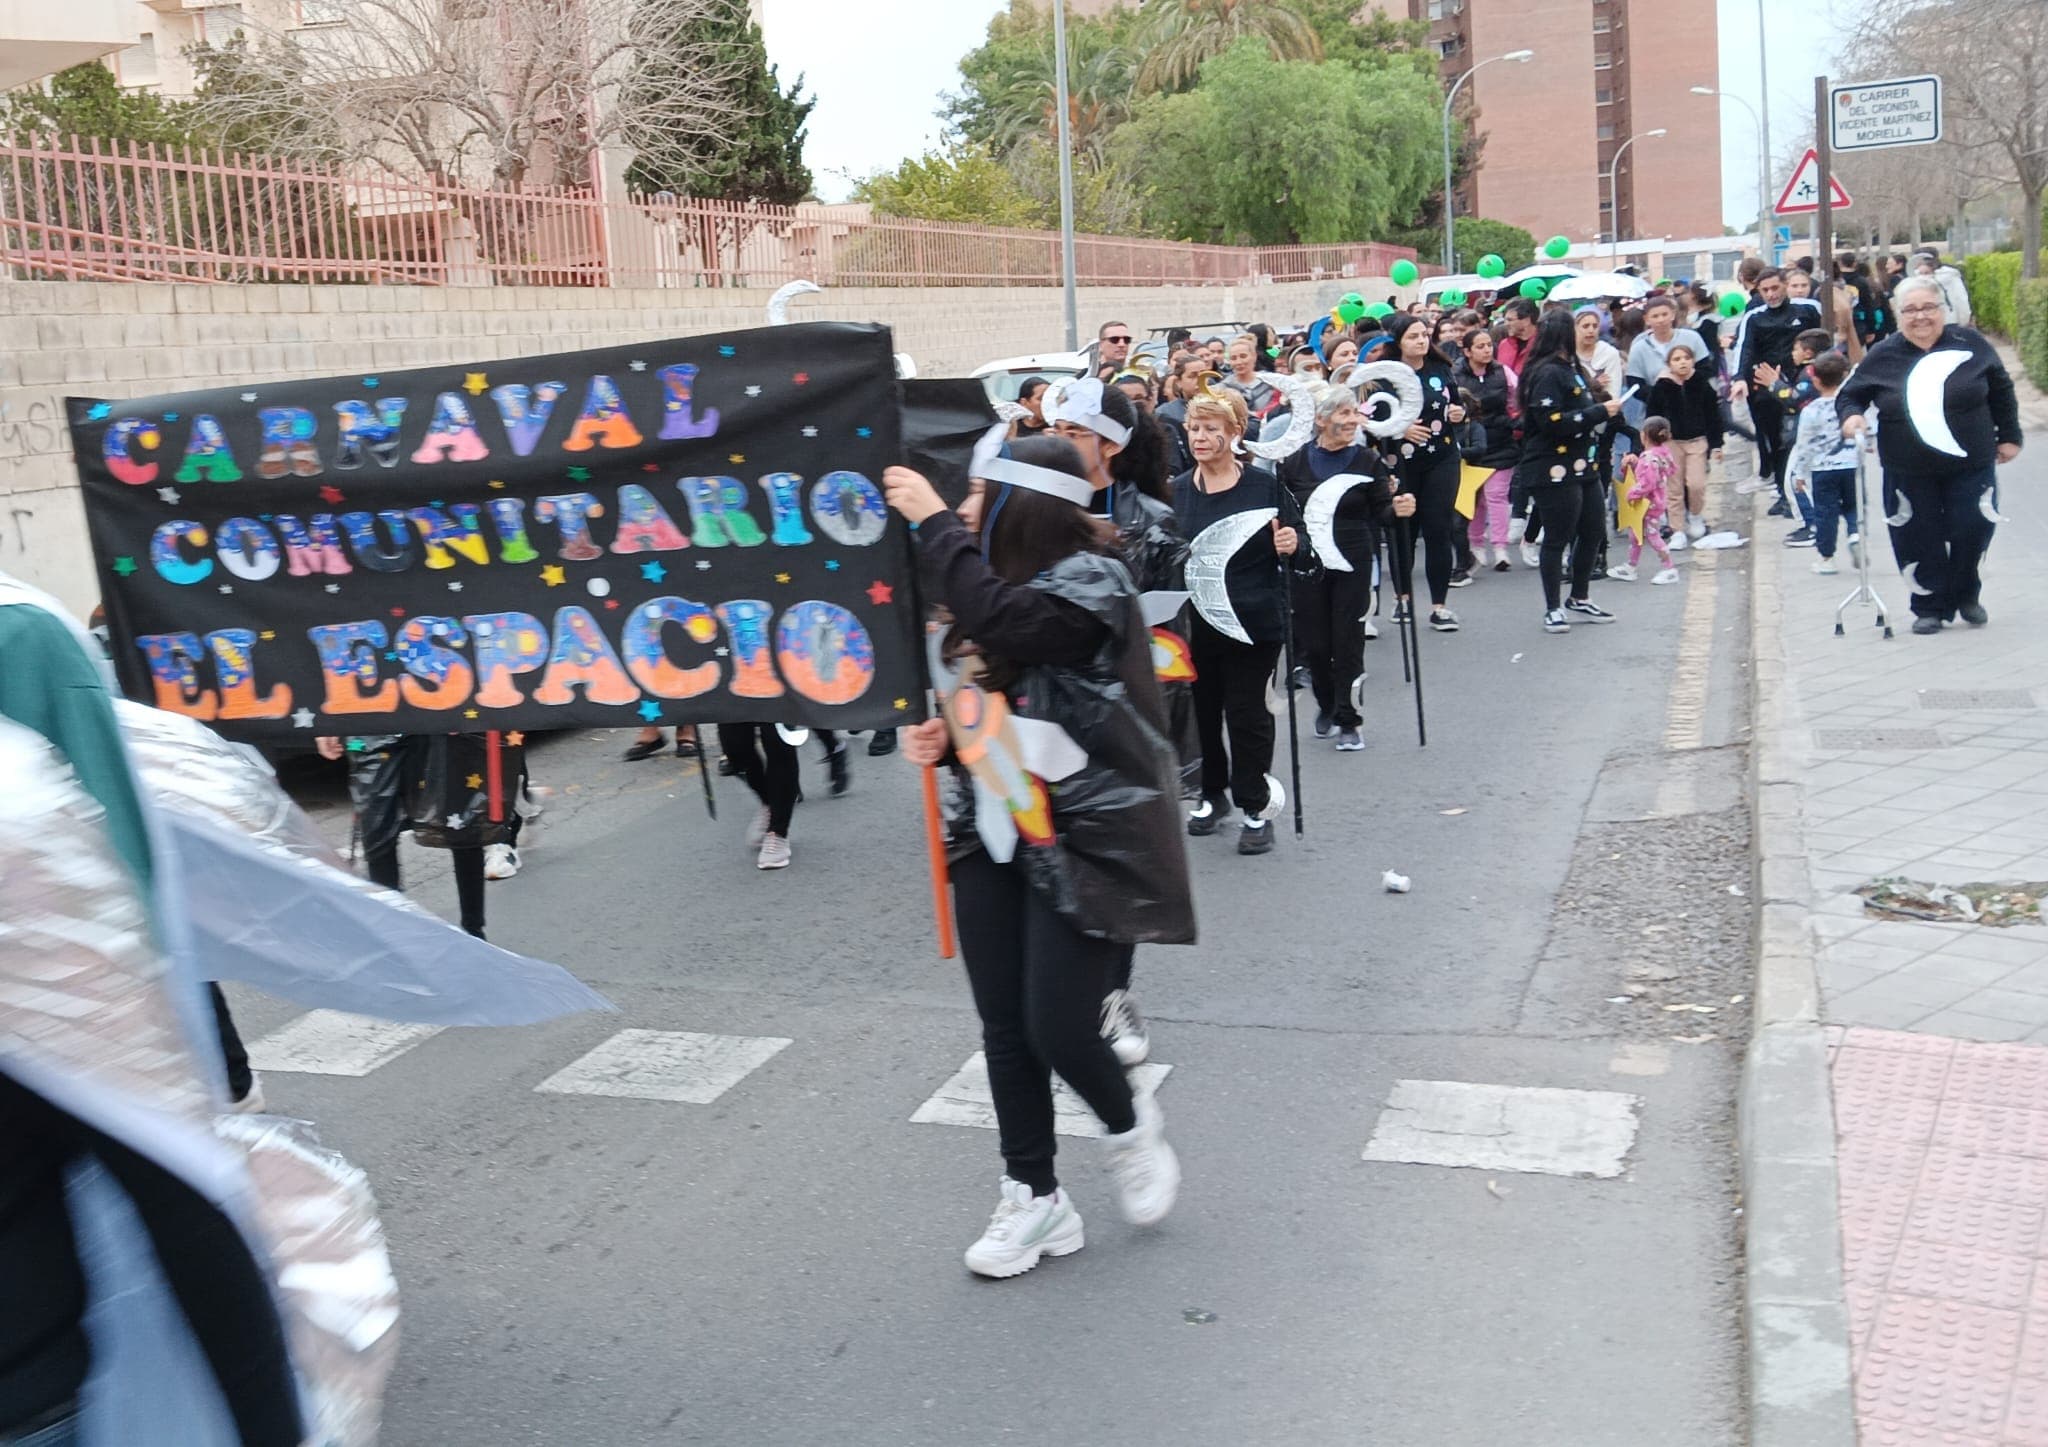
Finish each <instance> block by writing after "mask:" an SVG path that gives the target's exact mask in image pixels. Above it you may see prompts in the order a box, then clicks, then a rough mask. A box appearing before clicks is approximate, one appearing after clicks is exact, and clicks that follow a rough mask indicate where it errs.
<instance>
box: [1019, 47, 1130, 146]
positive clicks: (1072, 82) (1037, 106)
mask: <svg viewBox="0 0 2048 1447" xmlns="http://www.w3.org/2000/svg"><path fill="white" fill-rule="evenodd" d="M1067 49H1068V55H1067V128H1068V135H1069V137H1070V139H1071V141H1072V143H1073V147H1074V152H1075V154H1076V155H1085V156H1093V157H1096V158H1098V159H1099V158H1100V156H1101V154H1102V147H1103V143H1104V142H1105V141H1106V140H1108V138H1109V133H1110V132H1111V131H1113V130H1115V129H1116V128H1117V127H1118V126H1119V125H1122V124H1123V122H1124V121H1125V120H1126V119H1127V118H1128V117H1129V115H1130V110H1131V97H1132V84H1133V77H1132V69H1133V67H1132V62H1131V56H1130V54H1129V53H1128V52H1127V51H1125V50H1123V49H1121V48H1120V47H1118V46H1116V45H1113V44H1111V43H1109V41H1108V39H1107V38H1106V37H1105V36H1104V35H1103V34H1102V32H1100V31H1098V30H1096V29H1093V28H1085V29H1084V28H1077V29H1075V30H1073V31H1070V32H1069V33H1068V37H1067ZM1057 96H1058V89H1057V87H1056V85H1055V84H1054V72H1053V50H1052V39H1051V35H1050V32H1048V34H1047V37H1046V43H1045V46H1044V48H1043V49H1042V50H1039V51H1035V52H1033V54H1032V56H1031V58H1030V60H1029V61H1027V62H1026V63H1025V64H1024V65H1022V66H1020V67H1019V68H1018V69H1017V70H1016V71H1015V72H1013V73H1012V74H1011V75H1010V76H1008V77H1007V78H1006V79H1005V81H1004V84H1003V87H1002V90H1001V91H1000V92H999V95H998V99H997V102H996V112H995V137H994V139H995V145H996V149H997V150H998V151H999V152H1004V153H1007V152H1009V151H1011V150H1012V149H1014V148H1015V147H1016V146H1018V145H1019V144H1020V143H1022V142H1023V141H1025V140H1026V139H1028V138H1030V137H1031V136H1034V135H1040V134H1042V135H1044V136H1045V137H1046V138H1047V139H1048V140H1051V139H1053V138H1055V137H1056V136H1057V135H1058V133H1059V120H1058V115H1057V110H1058V101H1057V99H1056V98H1057Z"/></svg>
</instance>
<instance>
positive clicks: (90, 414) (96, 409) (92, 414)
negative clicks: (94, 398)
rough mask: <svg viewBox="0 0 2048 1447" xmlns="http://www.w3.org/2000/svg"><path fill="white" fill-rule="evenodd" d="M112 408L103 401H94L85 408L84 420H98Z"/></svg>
mask: <svg viewBox="0 0 2048 1447" xmlns="http://www.w3.org/2000/svg"><path fill="white" fill-rule="evenodd" d="M113 410H114V409H113V408H112V407H110V406H109V405H108V404H106V403H105V402H95V403H93V404H92V406H90V407H88V408H86V409H85V420H86V421H88V422H98V421H100V420H101V419H102V418H104V417H106V415H107V414H108V413H110V412H112V411H113Z"/></svg>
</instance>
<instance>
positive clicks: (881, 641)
mask: <svg viewBox="0 0 2048 1447" xmlns="http://www.w3.org/2000/svg"><path fill="white" fill-rule="evenodd" d="M69 408H70V420H71V431H72V437H73V439H74V443H75V445H76V449H77V457H78V468H79V475H80V477H81V479H82V481H83V483H84V492H85V504H86V513H87V518H88V521H89V523H90V526H91V529H92V541H93V549H94V553H95V556H96V560H97V565H98V568H99V571H100V583H101V592H102V595H103V597H104V599H105V601H106V607H107V621H108V625H109V631H110V633H111V635H112V638H113V646H114V657H115V666H116V669H117V670H118V672H119V674H120V676H121V682H122V686H123V687H124V688H125V689H126V691H127V692H128V693H129V694H130V696H132V697H134V698H137V699H141V700H142V701H144V702H147V703H151V704H155V705H156V706H158V707H160V708H167V709H171V710H174V711H176V712H178V713H183V714H188V715H190V716H192V717H194V718H199V719H204V720H206V721H207V722H208V723H211V724H213V725H214V726H215V727H216V728H218V729H220V730H221V731H222V732H223V733H226V734H229V735H230V736H233V737H237V738H244V739H252V740H265V741H269V742H273V743H279V742H297V743H300V744H310V743H311V741H312V739H313V738H314V737H315V736H316V735H319V734H339V733H368V732H375V733H430V732H441V733H447V732H473V731H477V730H482V729H505V730H512V729H520V730H527V729H545V728H563V727H570V726H580V725H628V724H639V723H657V724H658V723H670V724H673V723H685V722H690V723H694V722H699V721H705V722H717V721H720V720H725V721H753V722H771V721H772V722H783V723H792V724H802V725H807V726H812V727H819V728H873V727H887V726H890V725H894V724H898V723H904V722H908V721H911V720H914V719H916V718H918V717H920V716H922V714H923V701H924V673H923V657H922V644H921V636H922V635H921V630H920V628H919V621H920V620H919V619H918V618H917V617H916V605H915V603H914V597H915V594H914V591H913V588H912V580H911V557H910V548H909V543H908V539H907V535H906V533H905V530H904V528H903V526H902V523H901V520H900V519H898V518H896V517H895V516H894V515H893V514H891V513H890V512H889V511H888V509H887V508H885V507H884V506H883V505H882V492H881V477H882V469H883V468H884V467H885V466H887V465H888V464H889V463H890V462H892V461H894V460H895V459H896V458H897V457H899V456H900V455H902V454H901V447H902V438H901V433H902V430H903V416H902V413H901V411H900V409H899V403H898V392H897V386H896V381H895V376H894V364H893V360H892V348H891V344H890V339H889V333H888V330H887V329H886V328H883V327H877V326H853V325H841V324H836V323H821V324H811V325H801V326H785V327H773V328H767V329H764V330H760V331H750V332H732V333H728V334H726V335H723V336H708V337H691V338H687V339H683V340H677V341H664V342H649V343H645V344H642V345H636V346H628V347H614V348H609V349H606V350H603V351H593V352H575V353H569V354H566V355H557V356H550V357H533V358H524V359H515V360H512V361H494V362H478V363H474V364H471V365H467V366H461V367H454V368H441V367H437V368H430V369H426V370H422V371H416V372H403V373H391V374H386V375H383V376H366V377H338V378H327V379H324V380H320V381H309V382H267V383H256V384H252V385H247V386H230V387H224V388H221V389H218V390H215V391H208V392H194V393H187V394H184V395H180V396H171V397H150V398H143V399H140V400H136V401H128V402H107V401H101V400H98V399H95V398H72V399H70V401H69Z"/></svg>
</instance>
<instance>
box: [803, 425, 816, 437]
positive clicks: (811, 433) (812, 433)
mask: <svg viewBox="0 0 2048 1447" xmlns="http://www.w3.org/2000/svg"><path fill="white" fill-rule="evenodd" d="M817 435H818V429H817V428H815V427H806V428H805V429H804V436H806V437H816V436H817Z"/></svg>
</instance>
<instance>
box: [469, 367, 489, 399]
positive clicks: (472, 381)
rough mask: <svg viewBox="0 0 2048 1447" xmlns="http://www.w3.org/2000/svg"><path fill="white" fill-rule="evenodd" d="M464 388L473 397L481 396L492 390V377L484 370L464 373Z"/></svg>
mask: <svg viewBox="0 0 2048 1447" xmlns="http://www.w3.org/2000/svg"><path fill="white" fill-rule="evenodd" d="M462 390H463V391H465V392H467V393H469V395H470V396H472V397H481V396H483V394H484V393H486V392H488V391H490V390H491V383H490V379H489V378H487V377H486V376H484V374H483V373H482V372H467V373H464V374H463V378H462Z"/></svg>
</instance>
